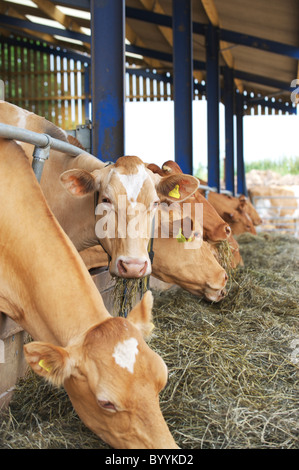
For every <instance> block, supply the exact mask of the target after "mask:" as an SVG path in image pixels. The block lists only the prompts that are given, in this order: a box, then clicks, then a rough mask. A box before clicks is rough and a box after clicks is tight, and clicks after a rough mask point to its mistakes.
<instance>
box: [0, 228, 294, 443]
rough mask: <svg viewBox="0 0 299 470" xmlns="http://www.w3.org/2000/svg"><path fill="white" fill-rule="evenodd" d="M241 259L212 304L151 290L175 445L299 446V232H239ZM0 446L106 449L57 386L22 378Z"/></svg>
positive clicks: (165, 406)
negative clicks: (298, 234)
mask: <svg viewBox="0 0 299 470" xmlns="http://www.w3.org/2000/svg"><path fill="white" fill-rule="evenodd" d="M238 242H239V244H240V251H241V254H242V257H243V259H244V263H245V267H243V268H239V269H238V270H237V271H236V272H235V273H234V276H233V281H232V283H231V286H230V290H229V294H228V296H227V297H226V298H225V299H224V300H223V301H222V302H220V303H214V304H211V303H208V302H206V301H204V300H199V299H198V298H196V297H195V296H193V295H192V294H189V293H187V292H185V291H183V290H182V289H175V290H169V291H164V292H155V293H154V294H155V306H154V312H153V313H154V322H155V325H156V328H155V330H154V332H153V335H152V338H151V339H150V341H149V344H150V346H151V347H152V348H153V349H154V350H156V351H157V352H158V353H160V354H161V356H162V357H163V359H164V360H165V362H166V364H167V366H168V369H169V381H168V385H167V387H166V388H165V390H164V391H163V392H162V393H161V400H160V402H161V408H162V412H163V414H164V417H165V419H166V421H167V423H168V425H169V427H170V430H171V432H172V434H173V436H174V438H175V440H176V442H177V443H178V445H179V446H180V447H181V448H188V449H192V448H194V449H195V448H196V449H198V448H298V445H299V387H298V385H299V383H298V382H299V381H298V369H299V367H298V366H299V294H298V292H299V291H298V284H299V240H296V239H294V238H291V237H288V236H286V235H283V236H275V235H268V234H264V235H262V234H260V235H257V236H253V235H250V234H246V235H245V234H244V235H242V236H240V237H239V238H238ZM0 447H1V448H8V447H10V448H24V447H25V448H54V447H56V448H66V447H68V448H79V447H81V448H107V446H106V445H105V444H104V443H102V442H101V441H100V440H99V439H98V438H96V437H95V436H94V435H93V434H92V433H90V432H89V431H88V430H87V429H86V428H85V426H84V425H83V424H82V423H81V421H80V420H79V419H78V418H77V416H76V414H75V412H74V411H73V409H72V407H71V405H70V403H69V401H68V399H67V397H66V394H65V392H64V391H63V390H59V391H57V390H55V389H54V390H53V389H52V388H51V387H50V386H49V385H47V384H46V383H45V382H44V381H42V380H40V379H39V378H37V377H35V376H32V375H31V376H30V380H27V381H21V382H20V384H19V386H18V389H17V392H16V393H15V396H14V399H13V401H12V402H11V406H10V409H9V413H8V414H7V415H6V416H4V417H3V418H2V425H1V426H0Z"/></svg>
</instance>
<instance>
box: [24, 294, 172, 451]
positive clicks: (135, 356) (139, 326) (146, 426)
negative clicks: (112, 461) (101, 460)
mask: <svg viewBox="0 0 299 470" xmlns="http://www.w3.org/2000/svg"><path fill="white" fill-rule="evenodd" d="M151 308H152V294H151V292H149V291H148V292H147V293H146V294H145V295H144V297H143V299H142V300H141V302H140V303H139V304H138V305H136V306H135V307H134V309H133V310H132V311H131V312H130V314H129V315H128V317H127V319H125V318H121V317H116V318H113V317H110V318H108V319H107V320H105V321H104V322H102V323H100V324H98V325H95V326H94V327H92V328H90V329H89V330H88V331H87V332H86V333H84V334H83V335H82V336H80V337H77V338H76V339H73V340H72V343H71V344H69V345H68V346H66V347H61V346H57V345H53V344H49V343H44V342H32V343H29V344H26V345H25V346H24V351H25V357H26V359H27V361H28V363H29V364H30V366H31V367H32V369H33V370H34V371H35V372H36V373H37V374H38V375H40V376H42V377H44V378H45V379H47V380H48V381H50V382H51V383H53V384H54V385H57V386H60V385H64V386H65V388H66V390H67V392H68V395H69V397H70V399H71V401H72V403H73V405H74V408H75V409H76V411H77V413H78V415H79V416H80V418H81V419H82V421H83V422H84V423H85V424H86V425H87V426H88V427H89V428H90V429H91V430H92V431H93V432H95V433H96V434H97V435H98V436H99V437H101V438H102V439H103V440H104V441H105V442H107V443H108V444H110V445H111V446H112V447H114V448H118V449H122V448H135V449H142V448H152V449H158V448H165V449H166V448H177V446H176V444H175V442H174V440H173V438H172V436H171V434H170V431H169V429H168V427H167V424H166V423H165V421H164V418H163V416H162V413H161V410H160V407H159V397H158V395H159V392H160V391H161V390H162V389H163V388H164V386H165V384H166V382H167V367H166V365H165V363H164V361H163V360H162V359H161V357H160V356H159V355H158V354H156V353H155V352H154V351H153V350H151V349H150V348H149V346H148V345H147V344H146V342H145V341H144V339H143V335H148V334H149V332H150V331H151V330H152V328H153V324H152V323H151Z"/></svg>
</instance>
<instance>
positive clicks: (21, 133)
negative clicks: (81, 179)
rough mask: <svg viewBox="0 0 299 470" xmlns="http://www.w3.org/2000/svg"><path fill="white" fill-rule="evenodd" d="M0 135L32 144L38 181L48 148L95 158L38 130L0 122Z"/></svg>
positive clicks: (34, 168) (48, 151) (34, 169)
mask: <svg viewBox="0 0 299 470" xmlns="http://www.w3.org/2000/svg"><path fill="white" fill-rule="evenodd" d="M0 137H3V138H5V139H11V140H19V141H21V142H26V143H28V144H32V145H34V151H33V161H32V168H33V171H34V173H35V175H36V178H37V180H38V182H40V179H41V175H42V171H43V167H44V164H45V161H46V160H47V159H48V158H49V154H50V149H53V150H57V151H58V152H63V153H67V154H69V155H72V156H74V157H76V156H78V155H80V154H82V153H84V154H87V155H90V156H91V157H93V158H96V157H95V156H94V155H91V154H90V153H88V152H86V151H85V150H82V149H81V148H79V147H76V146H75V145H72V144H69V143H68V142H64V141H63V140H59V139H55V138H53V137H51V136H50V135H48V134H39V133H38V132H32V131H29V130H27V129H22V128H20V127H15V126H10V125H8V124H2V123H0Z"/></svg>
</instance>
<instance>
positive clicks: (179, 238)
mask: <svg viewBox="0 0 299 470" xmlns="http://www.w3.org/2000/svg"><path fill="white" fill-rule="evenodd" d="M176 239H177V241H178V242H179V243H186V242H192V240H193V237H190V238H188V240H187V238H186V237H185V236H184V235H183V234H182V229H181V228H180V230H179V233H178V234H177V236H176Z"/></svg>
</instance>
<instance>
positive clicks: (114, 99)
mask: <svg viewBox="0 0 299 470" xmlns="http://www.w3.org/2000/svg"><path fill="white" fill-rule="evenodd" d="M91 33H92V41H91V46H92V47H91V52H92V122H93V133H92V134H93V148H92V152H93V153H94V155H95V156H96V157H97V158H101V159H102V160H104V161H107V160H109V161H111V160H116V159H117V158H118V157H120V156H122V155H124V148H125V143H124V140H125V137H124V136H125V131H124V110H125V90H124V75H125V60H124V57H125V54H124V52H125V2H124V0H109V2H108V1H105V2H103V1H102V0H91ZM103 45H104V47H103Z"/></svg>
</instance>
